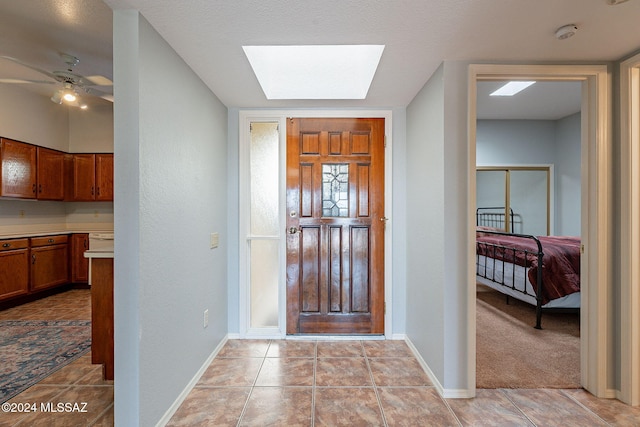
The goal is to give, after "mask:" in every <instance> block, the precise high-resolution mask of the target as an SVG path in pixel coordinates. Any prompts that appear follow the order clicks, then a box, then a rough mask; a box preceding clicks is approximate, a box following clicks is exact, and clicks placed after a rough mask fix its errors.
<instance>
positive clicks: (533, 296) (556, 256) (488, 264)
mask: <svg viewBox="0 0 640 427" xmlns="http://www.w3.org/2000/svg"><path fill="white" fill-rule="evenodd" d="M478 209H479V210H478V211H477V213H476V223H477V230H476V279H477V282H478V283H481V284H483V285H486V286H489V287H491V288H493V289H495V290H497V291H499V292H501V293H503V294H505V295H507V297H513V298H517V299H518V300H521V301H524V302H527V303H529V304H531V305H533V306H535V307H536V324H535V328H536V329H541V328H542V326H541V323H542V311H543V309H551V308H562V309H577V308H580V245H581V242H580V238H578V237H572V236H533V235H526V234H518V233H507V232H504V229H505V228H506V227H505V224H504V221H505V218H506V220H507V221H510V227H509V228H511V229H513V222H512V221H514V217H515V216H514V215H513V213H512V212H509V213H505V211H504V208H478ZM500 209H502V212H500Z"/></svg>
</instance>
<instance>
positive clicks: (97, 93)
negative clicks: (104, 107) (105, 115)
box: [82, 87, 113, 102]
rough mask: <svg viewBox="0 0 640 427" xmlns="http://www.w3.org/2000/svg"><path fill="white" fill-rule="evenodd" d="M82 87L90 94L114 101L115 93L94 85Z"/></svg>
mask: <svg viewBox="0 0 640 427" xmlns="http://www.w3.org/2000/svg"><path fill="white" fill-rule="evenodd" d="M82 89H83V90H84V91H85V92H86V93H88V94H89V95H93V96H97V97H98V98H102V99H104V100H106V101H109V102H113V94H111V93H109V92H104V91H101V90H98V89H95V88H92V87H83V88H82Z"/></svg>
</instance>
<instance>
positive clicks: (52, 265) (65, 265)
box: [30, 234, 69, 291]
mask: <svg viewBox="0 0 640 427" xmlns="http://www.w3.org/2000/svg"><path fill="white" fill-rule="evenodd" d="M68 240H69V236H68V235H66V234H64V235H56V236H45V237H32V238H31V287H30V289H31V291H39V290H42V289H47V288H51V287H54V286H58V285H63V284H66V283H68V282H69V244H68Z"/></svg>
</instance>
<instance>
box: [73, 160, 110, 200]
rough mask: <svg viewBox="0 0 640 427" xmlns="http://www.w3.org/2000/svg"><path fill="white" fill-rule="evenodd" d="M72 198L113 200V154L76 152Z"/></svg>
mask: <svg viewBox="0 0 640 427" xmlns="http://www.w3.org/2000/svg"><path fill="white" fill-rule="evenodd" d="M72 162H73V164H72V174H71V175H72V176H71V179H72V183H71V184H70V185H69V188H70V189H71V190H72V191H71V193H72V194H71V196H70V197H69V199H70V200H73V201H94V200H97V201H110V200H113V154H74V155H73V160H72Z"/></svg>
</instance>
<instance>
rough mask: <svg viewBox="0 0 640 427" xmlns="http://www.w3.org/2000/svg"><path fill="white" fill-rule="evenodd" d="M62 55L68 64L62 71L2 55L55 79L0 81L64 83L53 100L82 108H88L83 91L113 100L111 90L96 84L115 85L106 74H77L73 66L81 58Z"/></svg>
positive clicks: (11, 80) (0, 81)
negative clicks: (105, 89)
mask: <svg viewBox="0 0 640 427" xmlns="http://www.w3.org/2000/svg"><path fill="white" fill-rule="evenodd" d="M60 57H61V58H62V60H63V61H64V62H65V64H67V69H66V70H60V71H51V72H49V71H46V70H43V69H41V68H38V67H35V66H33V65H30V64H27V63H25V62H22V61H21V60H19V59H16V58H13V57H11V56H5V55H0V58H2V59H6V60H8V61H12V62H14V63H16V64H19V65H22V66H23V67H27V68H30V69H32V70H34V71H37V72H38V73H40V74H43V75H45V76H47V77H49V78H50V79H52V80H54V81H51V80H26V79H11V78H7V79H2V78H0V83H11V84H29V83H31V84H57V83H62V88H61V89H58V90H56V91H55V92H54V93H53V96H51V101H52V102H54V103H56V104H63V103H64V104H67V105H72V106H76V107H80V108H83V109H84V108H87V105H86V103H84V102H82V100H81V96H80V95H81V92H84V93H86V94H88V95H92V96H96V97H99V98H102V99H105V100H107V101H110V102H113V95H112V94H111V93H109V92H106V91H104V90H101V89H97V88H95V87H94V86H113V82H112V81H111V80H109V79H108V78H106V77H104V76H86V77H85V76H81V75H80V74H76V73H74V72H73V67H75V66H76V65H77V64H78V63H79V62H80V60H79V59H78V58H77V57H75V56H73V55H69V54H66V53H61V54H60Z"/></svg>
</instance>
